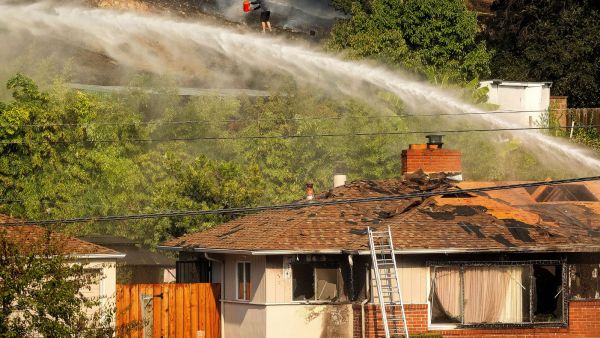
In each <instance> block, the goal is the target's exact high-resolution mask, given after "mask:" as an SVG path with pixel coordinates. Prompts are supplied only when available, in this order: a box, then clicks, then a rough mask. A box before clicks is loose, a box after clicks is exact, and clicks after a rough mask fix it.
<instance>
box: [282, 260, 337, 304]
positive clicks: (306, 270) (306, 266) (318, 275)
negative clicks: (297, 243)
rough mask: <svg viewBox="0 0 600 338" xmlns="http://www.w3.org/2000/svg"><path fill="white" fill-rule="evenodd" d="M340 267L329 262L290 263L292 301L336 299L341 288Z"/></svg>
mask: <svg viewBox="0 0 600 338" xmlns="http://www.w3.org/2000/svg"><path fill="white" fill-rule="evenodd" d="M340 279H341V277H340V269H339V267H337V266H332V265H331V264H324V263H323V262H319V263H294V264H292V296H293V298H292V299H293V300H294V301H336V300H338V299H339V298H340V297H339V293H340V289H341V284H342V283H341V280H340Z"/></svg>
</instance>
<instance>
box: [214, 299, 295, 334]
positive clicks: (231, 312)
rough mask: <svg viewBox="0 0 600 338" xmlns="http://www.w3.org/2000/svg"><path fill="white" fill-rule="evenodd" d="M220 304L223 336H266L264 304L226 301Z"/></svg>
mask: <svg viewBox="0 0 600 338" xmlns="http://www.w3.org/2000/svg"><path fill="white" fill-rule="evenodd" d="M222 304H223V306H222V308H221V310H222V311H223V318H224V322H223V336H224V337H225V338H238V337H248V338H253V337H256V338H264V337H267V310H266V306H265V305H257V304H249V303H235V302H228V301H225V302H223V303H222ZM281 337H285V336H281Z"/></svg>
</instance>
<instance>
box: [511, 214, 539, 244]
mask: <svg viewBox="0 0 600 338" xmlns="http://www.w3.org/2000/svg"><path fill="white" fill-rule="evenodd" d="M504 225H505V226H506V227H507V229H508V231H509V232H510V234H511V235H512V236H513V238H514V239H517V240H519V241H521V242H528V243H531V242H534V240H533V238H531V236H529V229H531V228H532V226H531V225H529V224H527V223H523V222H521V221H517V220H515V219H507V220H504Z"/></svg>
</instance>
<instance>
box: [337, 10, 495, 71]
mask: <svg viewBox="0 0 600 338" xmlns="http://www.w3.org/2000/svg"><path fill="white" fill-rule="evenodd" d="M351 14H352V16H351V18H349V19H347V20H342V21H340V22H338V23H337V24H336V25H335V26H334V28H333V30H332V33H331V39H330V40H329V42H328V46H329V48H331V49H333V50H337V51H346V52H347V53H349V54H350V56H353V57H370V58H376V59H380V60H382V61H384V62H387V63H391V64H395V65H399V66H401V67H404V68H406V69H409V70H412V71H415V72H417V73H420V74H424V75H426V76H427V77H428V78H429V79H430V80H432V81H434V82H436V83H448V82H465V81H469V80H471V79H473V78H477V77H480V76H485V75H487V74H488V73H489V61H490V57H491V56H490V53H489V52H488V51H487V50H486V47H485V44H484V43H483V42H478V41H477V39H476V38H477V35H478V32H479V28H478V25H477V18H476V15H475V13H473V12H470V11H469V10H468V9H467V8H466V5H465V3H464V1H462V0H444V1H439V0H406V1H394V0H370V1H368V2H366V3H360V2H354V3H353V4H352V7H351Z"/></svg>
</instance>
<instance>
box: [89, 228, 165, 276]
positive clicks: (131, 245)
mask: <svg viewBox="0 0 600 338" xmlns="http://www.w3.org/2000/svg"><path fill="white" fill-rule="evenodd" d="M79 239H81V240H84V241H86V242H90V243H94V244H98V245H101V246H103V247H106V248H110V249H113V250H115V251H118V252H120V253H123V254H125V258H123V259H121V260H119V263H118V264H117V283H118V284H160V283H170V282H174V281H175V259H173V258H170V257H167V256H165V255H163V254H161V253H157V252H152V251H150V250H147V249H144V248H142V247H140V246H139V245H138V244H136V243H135V242H133V241H131V240H129V239H127V238H125V237H120V236H111V235H92V236H83V237H79Z"/></svg>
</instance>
